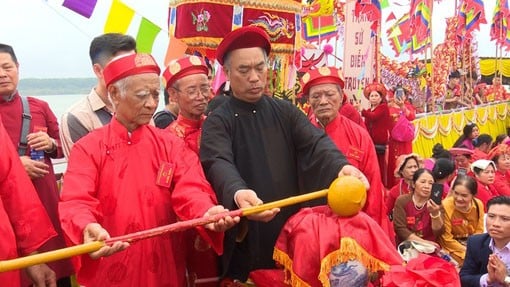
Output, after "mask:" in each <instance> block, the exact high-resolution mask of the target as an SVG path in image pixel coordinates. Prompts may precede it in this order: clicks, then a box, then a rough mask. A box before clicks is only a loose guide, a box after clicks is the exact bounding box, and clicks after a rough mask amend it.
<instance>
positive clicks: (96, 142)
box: [59, 118, 223, 287]
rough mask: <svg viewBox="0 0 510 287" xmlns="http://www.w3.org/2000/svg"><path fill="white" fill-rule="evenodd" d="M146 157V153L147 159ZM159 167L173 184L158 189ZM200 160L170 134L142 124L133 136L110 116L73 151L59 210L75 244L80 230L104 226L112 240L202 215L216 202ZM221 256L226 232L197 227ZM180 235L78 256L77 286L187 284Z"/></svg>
mask: <svg viewBox="0 0 510 287" xmlns="http://www.w3.org/2000/svg"><path fill="white" fill-rule="evenodd" d="M148 155H150V156H148ZM163 166H169V167H171V169H172V172H171V175H169V176H168V177H169V183H170V187H165V186H160V185H158V184H157V183H158V182H162V181H158V177H160V176H164V175H161V174H160V173H159V170H160V168H161V167H163ZM212 194H213V191H212V190H211V186H210V185H209V183H208V182H207V180H206V179H205V176H204V173H203V171H202V167H201V166H200V163H199V161H198V157H197V156H196V155H195V154H194V153H192V152H189V150H188V149H187V148H185V145H184V143H183V141H181V140H180V139H178V138H176V137H175V136H173V135H171V134H169V133H168V132H167V131H164V130H159V129H157V128H155V127H152V126H149V125H144V126H141V127H139V128H137V129H136V130H134V131H133V132H131V136H129V135H128V132H127V130H126V128H125V127H124V126H122V125H121V124H120V123H119V122H118V121H117V120H116V119H115V118H114V119H112V121H111V123H110V124H108V125H106V126H104V127H102V128H99V129H97V130H94V131H93V132H91V133H89V134H88V135H87V136H85V137H83V138H82V139H80V141H78V142H77V143H76V144H75V146H74V147H73V152H72V153H71V156H70V158H69V163H68V167H67V173H66V175H65V184H64V187H63V191H62V196H61V202H60V204H59V212H60V217H61V222H62V228H63V229H64V231H65V233H66V235H67V236H68V238H69V240H70V241H71V242H72V243H73V244H80V243H82V242H83V229H84V228H85V226H86V225H87V224H89V223H92V222H98V223H99V224H101V225H102V226H103V227H104V228H105V229H106V230H107V231H108V232H109V234H110V236H112V237H113V236H119V235H123V234H127V233H130V232H134V231H140V230H144V229H148V228H153V227H156V226H161V225H166V224H170V223H175V222H176V221H177V220H187V219H192V218H197V217H201V216H203V215H204V214H205V212H206V211H207V210H208V209H209V208H210V207H212V206H213V205H215V204H217V201H216V198H215V197H214V196H212ZM197 230H198V232H199V233H200V235H201V236H203V237H204V238H205V239H206V241H207V243H208V244H211V245H212V246H213V248H214V250H216V251H217V252H218V253H221V252H222V240H223V234H222V233H216V232H209V231H205V229H204V228H202V227H199V228H197ZM184 240H185V237H184V233H182V232H179V233H170V234H165V235H162V236H158V237H154V238H150V239H146V240H142V241H140V242H137V243H136V244H133V245H132V246H130V247H129V248H128V249H126V250H124V251H122V252H119V253H116V254H114V255H112V256H109V257H106V258H102V259H101V260H91V259H90V257H89V256H88V255H84V256H81V257H79V258H77V259H78V260H77V262H76V265H77V270H78V281H79V283H80V284H82V285H86V286H88V287H89V286H115V285H117V286H126V287H129V286H149V287H150V286H185V283H184V281H185V271H184V268H185V264H184V263H183V262H185V256H186V254H185V253H186V252H185V242H184Z"/></svg>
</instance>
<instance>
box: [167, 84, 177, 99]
mask: <svg viewBox="0 0 510 287" xmlns="http://www.w3.org/2000/svg"><path fill="white" fill-rule="evenodd" d="M166 91H167V92H168V100H169V101H170V102H174V103H177V98H178V95H177V94H178V92H177V91H176V90H175V89H172V87H169V88H168V89H167V90H166Z"/></svg>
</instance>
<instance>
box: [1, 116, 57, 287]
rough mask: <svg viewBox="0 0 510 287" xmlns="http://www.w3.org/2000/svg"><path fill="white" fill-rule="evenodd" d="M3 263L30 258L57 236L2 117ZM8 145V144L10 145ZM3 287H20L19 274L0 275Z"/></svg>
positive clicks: (7, 273) (2, 273)
mask: <svg viewBox="0 0 510 287" xmlns="http://www.w3.org/2000/svg"><path fill="white" fill-rule="evenodd" d="M0 143H1V144H0V153H1V154H2V160H0V238H1V239H2V240H0V260H7V259H14V258H17V257H18V255H20V256H24V255H28V254H30V253H32V252H34V251H36V250H37V249H39V248H40V247H41V245H43V244H44V243H45V242H47V241H48V240H49V239H50V238H52V237H54V236H56V235H57V233H55V231H54V229H53V226H52V224H51V221H50V219H49V218H48V215H47V214H46V211H45V210H44V207H43V206H42V204H41V201H40V200H39V197H38V196H37V193H36V191H35V189H34V187H33V185H32V183H31V182H30V178H29V177H28V175H27V173H26V172H25V169H24V168H23V166H22V165H21V162H20V160H19V157H18V153H17V151H15V150H14V147H13V146H12V145H11V144H10V139H9V136H8V135H7V132H6V131H5V129H4V127H3V124H2V121H1V117H0ZM7 143H8V144H7ZM0 282H1V283H0V284H1V285H5V284H6V285H8V286H11V287H18V286H20V272H19V270H16V271H10V272H0Z"/></svg>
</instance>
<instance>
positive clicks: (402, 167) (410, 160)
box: [386, 153, 421, 218]
mask: <svg viewBox="0 0 510 287" xmlns="http://www.w3.org/2000/svg"><path fill="white" fill-rule="evenodd" d="M420 162H421V159H420V156H419V155H417V154H414V153H410V154H403V155H401V156H399V157H398V158H397V166H396V167H395V171H394V175H395V177H397V178H399V180H398V182H397V184H395V186H393V187H392V188H391V189H390V192H389V193H388V197H387V198H386V208H387V209H388V214H389V215H390V218H391V214H392V213H393V207H394V206H395V200H397V197H399V196H401V195H403V194H409V193H411V191H412V188H411V186H412V183H413V175H414V173H415V172H416V171H417V170H418V169H419V168H420Z"/></svg>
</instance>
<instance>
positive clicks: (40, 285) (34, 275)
mask: <svg viewBox="0 0 510 287" xmlns="http://www.w3.org/2000/svg"><path fill="white" fill-rule="evenodd" d="M25 272H26V273H27V276H28V278H30V280H31V281H32V283H34V285H33V286H35V287H56V286H57V276H56V275H55V272H53V270H51V269H50V268H49V267H48V265H46V264H38V265H33V266H30V267H27V268H26V269H25Z"/></svg>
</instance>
